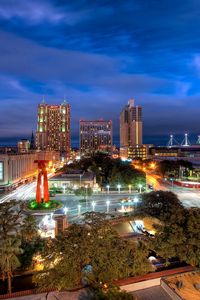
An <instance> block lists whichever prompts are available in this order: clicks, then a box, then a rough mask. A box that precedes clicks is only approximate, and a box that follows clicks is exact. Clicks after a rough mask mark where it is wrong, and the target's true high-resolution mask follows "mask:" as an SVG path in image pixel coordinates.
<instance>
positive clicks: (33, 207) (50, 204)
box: [27, 200, 62, 210]
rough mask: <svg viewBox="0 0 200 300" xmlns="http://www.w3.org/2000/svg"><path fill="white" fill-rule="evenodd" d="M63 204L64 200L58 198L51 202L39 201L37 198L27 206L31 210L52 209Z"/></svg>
mask: <svg viewBox="0 0 200 300" xmlns="http://www.w3.org/2000/svg"><path fill="white" fill-rule="evenodd" d="M61 206H62V202H60V201H58V200H50V201H49V202H42V203H37V202H36V201H35V200H31V201H29V202H28V204H27V207H28V209H31V210H52V209H58V208H60V207H61Z"/></svg>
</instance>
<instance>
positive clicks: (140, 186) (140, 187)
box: [138, 184, 142, 194]
mask: <svg viewBox="0 0 200 300" xmlns="http://www.w3.org/2000/svg"><path fill="white" fill-rule="evenodd" d="M138 187H139V189H140V194H141V193H142V185H141V184H139V185H138Z"/></svg>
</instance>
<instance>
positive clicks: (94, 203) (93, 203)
mask: <svg viewBox="0 0 200 300" xmlns="http://www.w3.org/2000/svg"><path fill="white" fill-rule="evenodd" d="M91 204H92V211H94V210H95V205H96V202H94V201H92V203H91Z"/></svg>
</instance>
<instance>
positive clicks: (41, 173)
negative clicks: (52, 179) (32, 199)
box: [35, 160, 49, 203]
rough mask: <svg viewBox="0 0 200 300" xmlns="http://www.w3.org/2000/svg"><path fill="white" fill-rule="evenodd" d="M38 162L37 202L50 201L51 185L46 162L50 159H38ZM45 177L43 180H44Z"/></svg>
mask: <svg viewBox="0 0 200 300" xmlns="http://www.w3.org/2000/svg"><path fill="white" fill-rule="evenodd" d="M35 162H36V163H37V164H38V178H37V187H36V202H37V203H41V202H49V187H48V178H47V169H46V163H48V162H49V161H48V160H36V161H35ZM42 178H43V180H42Z"/></svg>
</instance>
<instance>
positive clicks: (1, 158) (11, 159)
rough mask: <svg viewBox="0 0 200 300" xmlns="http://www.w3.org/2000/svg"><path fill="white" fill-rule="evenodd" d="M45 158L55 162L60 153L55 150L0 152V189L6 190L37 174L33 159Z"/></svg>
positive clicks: (36, 166) (58, 158)
mask: <svg viewBox="0 0 200 300" xmlns="http://www.w3.org/2000/svg"><path fill="white" fill-rule="evenodd" d="M37 160H47V161H51V162H52V163H53V164H56V162H58V161H59V160H60V154H59V152H56V151H32V152H28V153H2V154H0V191H8V190H11V189H13V188H15V187H17V186H19V185H20V184H21V183H24V182H26V181H27V180H28V181H29V179H30V180H32V179H33V178H35V177H36V175H37V170H38V165H37V163H36V162H35V161H37Z"/></svg>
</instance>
